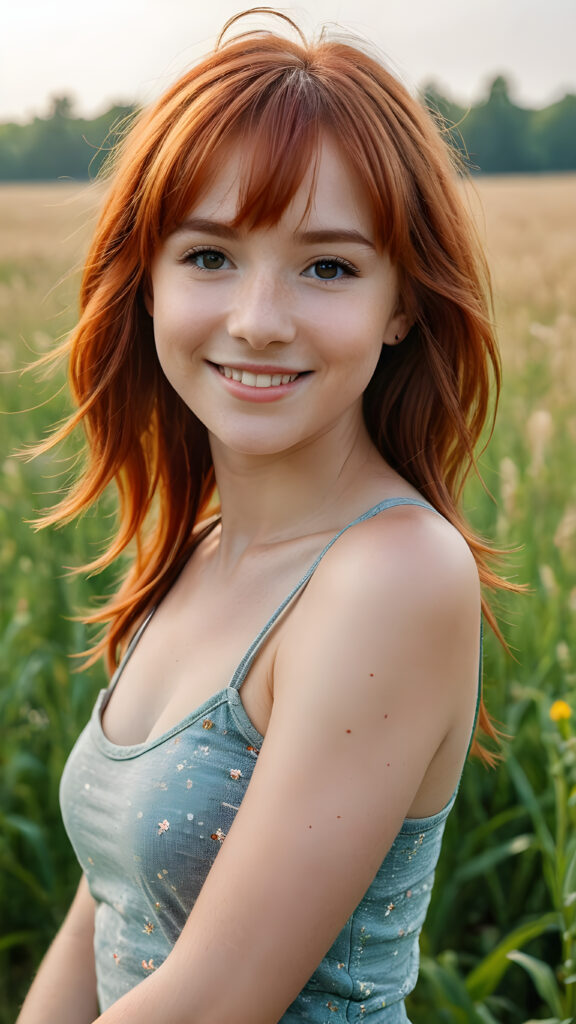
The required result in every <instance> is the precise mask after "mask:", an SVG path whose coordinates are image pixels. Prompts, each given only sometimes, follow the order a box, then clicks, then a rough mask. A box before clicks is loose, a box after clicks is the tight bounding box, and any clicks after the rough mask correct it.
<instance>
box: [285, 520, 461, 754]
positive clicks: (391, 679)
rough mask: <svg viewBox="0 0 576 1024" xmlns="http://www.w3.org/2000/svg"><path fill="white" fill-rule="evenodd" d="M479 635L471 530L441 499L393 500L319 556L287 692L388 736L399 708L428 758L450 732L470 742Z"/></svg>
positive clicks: (404, 727) (298, 615) (300, 612)
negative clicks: (386, 726)
mask: <svg viewBox="0 0 576 1024" xmlns="http://www.w3.org/2000/svg"><path fill="white" fill-rule="evenodd" d="M479 634H480V586H479V580H478V573H477V570H476V563H475V560H474V557H473V555H472V553H471V551H470V549H469V548H468V545H467V544H466V542H465V540H464V539H463V537H462V536H461V535H460V533H459V532H458V531H457V530H456V529H455V528H454V527H453V526H452V525H451V524H450V523H448V522H447V521H446V520H445V519H443V518H442V517H441V516H439V515H438V514H436V513H434V512H433V511H431V510H430V511H429V510H428V509H423V508H420V507H417V506H400V507H394V508H390V509H387V510H385V511H384V512H382V513H380V514H379V515H377V516H375V517H373V518H372V519H369V520H365V521H363V522H361V523H359V524H357V525H355V526H354V527H352V528H351V529H349V530H348V531H346V533H344V534H343V535H342V536H341V537H340V538H339V539H338V541H337V542H336V543H335V544H334V545H333V547H332V548H331V549H330V551H329V552H328V553H327V554H326V555H325V557H324V559H323V561H322V562H321V564H320V565H319V567H318V569H317V571H316V573H315V575H314V576H313V577H312V579H311V581H310V584H309V586H308V590H307V592H305V593H304V594H303V596H302V598H301V600H300V602H299V604H298V605H297V606H296V608H295V609H294V610H293V613H292V616H291V620H290V621H289V623H288V628H287V629H286V631H285V636H284V637H283V638H282V640H281V642H280V644H279V651H278V656H277V672H276V673H275V701H276V699H277V698H278V699H279V700H280V704H281V705H283V706H286V705H287V704H288V703H290V702H291V701H292V700H293V701H294V702H295V703H296V702H297V701H298V700H300V701H302V700H304V699H305V700H306V703H307V706H308V708H309V709H310V713H312V708H313V707H314V705H315V703H316V702H317V709H318V715H319V716H320V715H321V714H326V713H327V712H326V709H327V708H329V712H328V713H329V714H330V716H334V717H336V718H338V719H340V722H341V724H343V722H344V719H345V718H346V719H351V718H352V717H354V719H355V720H356V721H357V725H358V726H359V727H361V729H362V732H363V734H364V735H371V736H373V739H374V740H375V742H376V743H378V735H379V733H378V730H379V729H380V728H382V724H383V722H384V721H385V720H386V721H387V720H388V716H389V715H390V714H392V712H393V713H394V717H395V722H396V726H397V728H398V733H397V735H400V734H401V733H403V734H404V741H405V742H406V743H408V742H410V743H417V744H419V745H420V747H421V749H422V750H426V751H427V759H428V761H429V760H430V758H431V757H432V756H433V755H434V753H435V751H436V750H437V749H438V748H439V746H440V744H441V743H442V742H443V741H444V740H445V739H446V737H447V736H448V735H449V734H450V736H453V735H455V734H456V735H457V736H458V745H459V746H460V747H462V746H463V747H464V750H465V745H466V741H467V736H468V733H469V729H470V725H471V717H472V715H473V711H474V705H475V699H476V692H477V679H478V658H479ZM295 680H298V681H297V682H295ZM304 687H306V692H305V693H304ZM288 690H290V693H288ZM416 709H417V710H418V714H415V710H416ZM425 764H426V758H424V759H423V762H422V764H421V769H422V771H423V770H424V767H425Z"/></svg>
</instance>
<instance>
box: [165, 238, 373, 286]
mask: <svg viewBox="0 0 576 1024" xmlns="http://www.w3.org/2000/svg"><path fill="white" fill-rule="evenodd" d="M206 253H213V254H214V255H217V256H223V257H224V259H228V256H226V253H224V252H222V251H221V250H220V249H214V248H212V247H211V246H209V245H198V246H193V247H192V248H191V249H188V251H187V252H185V253H184V255H183V256H182V263H193V262H194V257H196V256H202V255H204V254H206ZM319 263H332V264H334V265H335V266H337V267H341V268H342V270H343V271H344V276H346V277H359V276H360V271H359V270H358V269H357V267H355V266H354V264H353V263H350V262H349V261H348V260H345V259H344V258H343V257H342V256H323V257H322V258H321V259H319V260H314V261H313V262H312V263H310V264H309V266H308V267H307V268H306V269H307V270H309V269H310V268H311V267H315V266H317V265H318V264H319ZM195 266H196V269H197V270H201V271H203V272H204V273H206V274H213V273H214V272H215V271H214V270H209V269H208V268H207V267H200V266H198V264H195ZM216 269H217V270H218V269H220V268H216ZM314 280H316V281H324V282H325V283H326V284H331V283H332V281H340V280H342V278H340V277H326V278H321V277H317V278H314Z"/></svg>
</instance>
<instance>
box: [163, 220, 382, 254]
mask: <svg viewBox="0 0 576 1024" xmlns="http://www.w3.org/2000/svg"><path fill="white" fill-rule="evenodd" d="M184 231H198V232H200V233H201V234H209V235H215V236H217V237H218V238H228V239H230V240H232V241H233V240H235V239H237V238H238V237H239V234H240V233H239V232H238V231H237V230H236V229H235V228H233V227H231V226H230V224H226V223H225V222H224V221H219V220H208V219H206V218H204V217H188V218H187V219H186V220H185V221H183V222H182V224H180V225H179V227H178V228H176V231H175V232H174V233H175V234H180V233H182V232H184ZM295 237H296V241H297V242H299V243H301V244H303V245H321V244H323V243H325V242H326V243H327V242H336V243H338V242H355V243H356V244H357V245H365V246H367V248H369V249H373V250H374V251H375V252H376V246H375V245H374V242H372V241H371V240H370V239H369V238H366V236H365V235H363V234H361V232H360V231H355V230H354V229H352V228H318V229H317V230H316V231H297V232H296V236H295Z"/></svg>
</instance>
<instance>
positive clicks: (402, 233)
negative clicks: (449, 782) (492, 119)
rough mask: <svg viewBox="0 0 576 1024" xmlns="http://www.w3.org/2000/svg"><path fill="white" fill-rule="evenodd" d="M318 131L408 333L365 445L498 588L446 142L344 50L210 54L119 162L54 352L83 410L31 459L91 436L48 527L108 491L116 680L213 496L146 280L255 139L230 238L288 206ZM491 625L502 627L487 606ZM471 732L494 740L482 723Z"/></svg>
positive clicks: (96, 617)
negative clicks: (475, 498) (360, 200)
mask: <svg viewBox="0 0 576 1024" xmlns="http://www.w3.org/2000/svg"><path fill="white" fill-rule="evenodd" d="M270 13H273V12H270ZM276 16H277V17H278V18H282V19H283V21H288V20H289V19H287V18H286V17H285V16H284V15H278V14H277V15H276ZM235 20H236V19H232V21H235ZM293 27H295V26H293ZM321 131H324V132H326V131H328V132H330V133H332V134H333V135H334V137H335V138H336V139H337V140H338V144H339V146H340V149H341V152H342V154H343V155H344V156H345V158H346V159H347V160H348V161H349V164H350V165H351V166H352V167H353V169H354V172H355V173H356V174H357V175H358V178H359V180H360V181H361V182H362V183H363V185H364V188H365V190H366V195H367V197H368V199H369V201H370V203H371V206H372V210H373V216H374V225H375V230H376V233H377V239H378V241H379V243H380V245H381V247H382V249H385V250H387V251H388V252H389V254H390V257H391V260H392V262H393V263H394V264H395V266H396V268H397V271H398V276H399V286H400V295H401V300H402V302H403V306H404V310H405V311H406V312H407V313H408V314H409V316H410V319H411V321H413V327H412V328H411V330H410V332H409V335H408V336H407V338H406V339H405V340H404V341H403V342H402V343H401V344H399V345H398V346H394V347H389V346H383V349H382V355H381V359H380V362H379V364H378V367H377V369H376V371H375V374H374V377H373V379H372V380H371V382H370V384H369V386H368V388H367V390H366V393H365V397H364V415H365V420H366V424H367V427H368V430H369V432H370V435H371V437H372V439H373V441H374V443H375V444H376V445H377V447H378V449H379V450H380V452H381V453H382V455H383V457H384V458H385V459H386V460H387V462H388V463H389V464H390V465H391V466H393V467H394V469H396V470H397V471H398V472H399V473H400V474H401V475H402V476H403V477H404V478H405V479H406V480H408V481H410V483H412V484H413V485H414V486H415V487H416V488H417V489H418V490H419V491H420V492H421V493H422V494H423V495H424V496H425V497H426V498H427V499H428V500H429V501H430V502H431V504H432V505H434V507H435V508H436V509H438V511H439V512H441V513H442V515H444V516H445V517H446V518H447V519H448V520H450V521H451V522H452V523H453V524H454V525H455V526H456V527H457V528H458V530H460V532H461V533H462V534H463V535H464V537H465V538H466V540H467V542H468V544H469V545H470V548H471V550H472V552H473V553H474V556H475V558H476V562H477V565H478V570H479V574H480V578H481V581H482V583H483V584H485V585H487V586H488V587H507V586H508V584H506V583H505V582H504V581H502V580H501V579H500V578H499V576H498V575H497V574H496V573H495V572H494V571H493V570H492V569H491V568H490V566H489V564H488V561H487V559H488V558H489V557H490V555H491V554H493V552H492V550H491V548H490V547H489V546H488V545H487V544H486V543H485V542H484V541H482V540H481V539H479V538H478V537H477V536H475V535H474V533H473V532H472V531H471V530H470V528H469V526H468V525H467V524H466V522H465V521H464V520H463V518H462V514H461V511H460V507H459V500H460V496H461V492H462V487H463V484H464V481H465V479H466V476H467V474H468V473H469V471H470V469H471V468H472V467H474V465H475V464H474V448H475V445H476V443H477V441H478V439H479V436H480V433H481V430H482V427H483V424H484V422H485V420H486V417H487V414H488V411H489V391H490V387H491V383H494V385H495V388H496V392H497V391H498V387H499V379H500V374H499V362H498V355H497V349H496V344H495V339H494V333H493V327H492V321H491V316H490V288H489V279H488V274H487V270H486V266H485V261H484V258H483V255H482V251H481V248H480V245H479V243H478V240H477V237H476V234H475V230H474V228H473V226H472V223H471V220H470V217H469V215H468V213H467V211H466V209H465V207H464V205H463V202H462V196H461V187H460V186H459V183H458V180H457V174H456V172H455V167H454V164H453V161H452V158H451V155H450V152H449V151H448V149H447V146H446V143H445V141H444V140H443V139H442V138H441V135H440V132H439V131H438V130H437V128H436V126H435V124H434V123H433V121H432V119H431V117H430V115H429V114H428V112H427V111H426V110H424V109H423V108H422V107H421V106H420V105H419V103H418V102H417V101H416V100H415V99H413V98H412V97H411V96H410V95H409V93H408V92H407V91H406V89H405V88H404V87H403V86H402V85H401V84H400V83H399V82H398V81H397V79H396V78H394V77H393V76H392V75H391V74H390V73H389V72H388V71H387V70H386V68H385V67H384V66H383V65H382V64H381V63H380V62H379V61H378V60H377V59H376V58H375V57H373V56H370V55H369V54H367V53H366V52H364V51H363V50H362V49H359V48H358V47H357V46H356V45H353V44H351V43H350V42H349V41H346V40H342V39H340V38H332V39H331V38H328V37H327V36H326V35H322V36H321V37H320V39H319V40H317V41H314V42H311V43H307V42H306V41H305V40H304V39H302V38H301V37H300V39H299V40H298V41H294V40H290V39H287V38H284V37H282V36H281V35H277V34H275V33H272V32H264V31H258V32H253V31H251V32H246V33H244V34H242V35H239V36H237V37H235V38H232V39H231V40H228V41H226V42H224V43H220V44H218V46H217V47H216V49H215V50H214V52H213V53H211V54H210V55H209V56H208V57H206V58H205V59H204V60H202V61H201V62H200V63H199V64H198V65H197V66H196V67H194V68H193V69H192V70H191V71H189V72H188V73H187V74H186V75H184V76H183V77H182V78H181V79H180V80H179V81H178V82H177V83H176V84H175V85H174V86H173V87H172V88H171V89H170V90H169V91H168V92H167V93H166V94H165V95H164V96H162V98H161V99H160V100H158V102H157V103H156V104H155V105H153V106H152V107H151V108H150V109H149V110H147V111H145V112H143V113H142V114H141V115H140V116H139V118H138V120H137V122H136V124H135V126H134V127H133V128H132V130H131V131H130V133H129V135H128V136H127V137H126V139H125V140H124V142H123V144H122V145H121V147H120V149H119V151H118V153H117V154H116V156H115V160H114V173H113V177H112V181H111V185H110V189H109V193H108V196H107V199H106V201H105V203H104V206H103V209H102V213H101V216H100V220H99V223H98V226H97V229H96V232H95V236H94V239H93V241H92V245H91V248H90V250H89V253H88V257H87V260H86V265H85V269H84V275H83V279H82V285H81V293H80V312H81V315H80V319H79V322H78V325H77V327H76V328H75V330H74V331H73V332H72V334H71V336H70V338H69V339H68V341H67V343H66V351H67V353H68V355H69V374H70V383H71V388H72V393H73V396H74V399H75V402H76V405H77V410H76V412H75V413H74V414H73V415H72V416H71V417H70V419H69V420H68V422H67V423H66V424H65V425H64V426H63V427H62V428H61V429H59V430H58V431H57V432H56V433H55V434H54V435H52V437H51V438H50V440H49V441H48V442H46V445H44V446H42V450H43V449H44V448H46V447H50V446H51V445H52V444H54V443H56V442H57V441H60V440H62V439H63V438H64V437H66V436H67V435H68V434H69V433H70V432H71V431H72V430H73V429H74V428H75V427H76V426H77V425H79V424H82V426H83V428H84V430H85V433H86V437H87V460H86V465H85V468H84V471H83V472H82V474H81V476H80V478H79V479H78V481H77V482H76V484H75V485H74V487H73V488H72V490H71V491H70V492H69V493H68V494H67V495H66V496H65V497H64V498H63V500H62V501H61V502H60V503H59V505H58V506H57V507H56V508H54V509H53V510H51V511H50V512H49V513H48V514H47V515H46V516H45V517H44V518H43V520H42V522H43V524H47V523H54V522H58V521H62V520H65V519H69V518H71V517H73V516H76V515H77V514H78V513H80V512H81V511H82V510H84V509H85V508H86V507H87V506H89V505H91V504H92V503H93V502H94V501H96V500H97V499H98V498H99V497H100V495H101V494H102V493H103V491H104V490H105V489H106V488H107V487H108V485H109V484H110V483H111V482H112V481H114V482H115V484H116V487H117V489H118V494H119V528H118V532H117V534H116V536H115V539H114V541H113V542H112V543H111V544H110V546H109V548H108V550H107V551H106V552H105V553H104V554H103V555H102V556H101V557H100V558H99V559H98V560H97V561H96V562H94V563H91V564H90V566H89V567H85V568H90V569H91V570H94V569H97V568H101V567H103V566H105V565H108V564H109V563H110V562H112V561H113V560H114V559H116V558H117V557H118V556H119V555H120V554H121V553H122V552H123V551H124V550H125V548H126V546H127V545H128V544H130V543H131V542H135V547H134V557H133V561H132V563H131V567H130V569H129V571H128V573H127V575H126V577H125V579H124V582H123V584H122V586H121V587H120V589H119V591H118V592H117V593H116V595H115V596H114V597H113V598H112V599H111V600H110V601H109V603H108V604H107V605H106V606H105V607H104V608H102V609H101V610H99V611H98V612H97V613H96V614H93V615H91V616H90V617H89V618H88V619H87V621H92V622H108V623H109V626H108V630H107V633H106V635H105V636H104V638H103V639H102V640H101V642H100V643H99V644H98V645H97V646H96V647H95V648H94V649H93V652H92V654H93V656H94V657H96V656H98V655H99V654H101V653H103V652H104V651H106V653H107V657H108V663H109V665H110V666H113V665H114V664H115V662H116V658H117V651H118V648H119V646H120V645H121V644H122V643H123V642H124V641H125V639H126V637H127V635H128V634H129V632H130V631H131V630H132V629H133V628H134V624H135V623H136V622H137V620H138V619H139V618H140V617H141V615H142V613H143V612H144V610H145V609H147V608H149V607H150V606H151V605H153V604H154V603H155V602H156V601H158V600H159V598H160V597H161V596H162V595H163V593H165V591H166V590H167V588H168V587H169V586H170V584H171V582H172V580H173V579H174V577H175V574H176V573H177V571H178V569H179V567H180V566H181V564H182V562H183V559H185V557H186V555H187V553H188V552H189V551H190V550H191V546H192V542H193V541H192V537H193V531H194V528H195V526H197V524H198V523H199V522H200V521H201V520H202V519H203V518H204V517H205V516H206V515H207V511H208V509H209V507H212V506H211V503H213V502H214V498H215V494H214V492H215V479H214V471H213V466H212V460H211V456H210V450H209V445H208V438H207V432H206V430H205V428H204V426H203V425H202V423H201V422H200V421H199V420H198V419H197V418H196V417H195V415H194V413H193V412H191V411H190V410H189V409H188V408H187V406H186V405H185V404H184V402H183V401H182V400H181V399H180V398H179V397H178V395H176V393H175V392H174V391H173V389H172V387H171V385H170V384H169V383H168V382H167V380H166V378H165V377H164V375H163V373H162V371H161V369H160V366H159V363H158V359H157V356H156V352H155V347H154V339H153V330H152V320H151V318H150V316H149V315H148V313H147V311H146V308H145V304H144V291H145V287H146V276H147V271H148V268H149V267H150V265H151V261H152V259H153V256H154V254H155V252H156V251H157V249H158V246H159V245H160V244H161V242H162V240H163V239H164V238H165V237H166V236H167V234H168V233H169V232H170V231H172V230H173V229H174V228H175V227H176V226H177V225H178V224H179V223H181V222H182V220H184V218H185V216H186V215H187V214H188V213H189V211H190V209H191V208H192V207H193V206H194V204H195V202H196V201H197V199H198V197H199V196H200V194H201V193H202V191H203V189H205V188H206V186H207V185H208V184H209V182H210V179H211V176H212V175H213V174H214V170H215V168H217V167H218V165H219V162H220V161H222V160H223V159H224V158H225V153H226V147H227V146H229V144H230V140H231V138H234V137H235V136H239V135H240V134H241V135H242V137H243V138H246V137H248V138H250V139H251V141H252V147H251V153H252V157H251V166H250V167H249V168H247V171H246V174H245V177H244V180H243V182H242V189H241V202H240V208H239V210H238V214H237V218H236V220H237V223H244V224H247V225H248V226H265V225H270V224H274V223H275V222H277V221H278V219H279V218H280V217H281V215H282V213H283V211H284V210H285V208H286V206H287V205H288V203H289V202H290V200H291V199H292V197H293V196H294V194H295V192H296V190H297V189H298V186H299V185H300V183H301V181H302V179H303V177H304V175H305V173H306V171H307V170H308V168H309V167H310V164H311V161H313V159H314V156H315V154H316V153H317V149H318V139H319V133H320V132H321ZM485 615H486V618H487V619H488V621H489V622H490V623H491V624H492V625H493V626H494V627H495V628H497V627H496V625H495V623H494V619H493V616H492V613H491V611H490V609H489V608H488V607H487V606H485ZM480 726H481V727H482V728H484V730H485V731H486V732H488V733H489V734H491V735H493V729H492V726H491V724H490V720H489V718H488V716H487V714H486V712H485V709H484V707H483V705H482V708H481V716H480ZM475 747H476V752H479V753H480V754H481V755H482V756H484V757H485V759H486V760H490V755H489V754H488V753H487V752H486V751H483V750H482V748H481V747H480V746H479V745H478V744H477V743H476V744H475Z"/></svg>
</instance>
